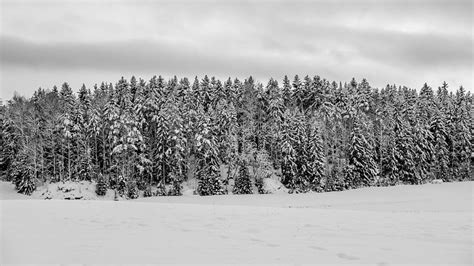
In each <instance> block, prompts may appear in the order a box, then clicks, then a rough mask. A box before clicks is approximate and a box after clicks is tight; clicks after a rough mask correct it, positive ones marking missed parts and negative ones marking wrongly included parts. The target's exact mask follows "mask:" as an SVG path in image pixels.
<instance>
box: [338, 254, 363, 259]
mask: <svg viewBox="0 0 474 266" xmlns="http://www.w3.org/2000/svg"><path fill="white" fill-rule="evenodd" d="M337 256H338V257H339V258H341V259H345V260H358V259H359V258H358V257H354V256H351V255H348V254H345V253H337Z"/></svg>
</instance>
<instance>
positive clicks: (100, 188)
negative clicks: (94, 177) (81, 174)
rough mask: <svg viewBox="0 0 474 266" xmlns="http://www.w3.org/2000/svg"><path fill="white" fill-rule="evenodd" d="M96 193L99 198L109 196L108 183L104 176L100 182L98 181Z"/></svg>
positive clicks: (100, 178)
mask: <svg viewBox="0 0 474 266" xmlns="http://www.w3.org/2000/svg"><path fill="white" fill-rule="evenodd" d="M95 193H96V194H97V195H98V196H105V194H107V183H106V182H105V178H104V177H102V176H100V177H99V180H98V181H97V184H96V187H95Z"/></svg>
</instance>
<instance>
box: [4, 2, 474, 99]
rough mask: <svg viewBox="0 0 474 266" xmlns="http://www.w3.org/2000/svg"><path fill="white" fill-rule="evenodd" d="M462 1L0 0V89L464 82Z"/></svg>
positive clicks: (466, 15)
mask: <svg viewBox="0 0 474 266" xmlns="http://www.w3.org/2000/svg"><path fill="white" fill-rule="evenodd" d="M472 11H473V6H472V1H471V0H446V1H438V0H415V1H409V0H400V1H396V0H392V1H391V0H387V1H369V0H361V1H349V0H348V1H243V0H239V1H228V0H227V1H226V0H224V1H145V0H138V1H137V0H135V1H67V0H66V1H65V0H56V1H46V0H45V1H21V0H20V1H6V0H1V16H0V17H1V19H0V20H1V24H0V26H1V31H0V55H1V57H0V58H1V70H0V75H1V76H0V79H1V90H0V98H2V99H8V98H10V97H12V96H13V93H14V92H15V91H17V92H18V93H20V94H21V95H25V96H30V95H31V93H32V92H33V91H34V90H36V89H37V88H38V87H42V88H51V87H52V86H53V85H55V84H56V85H58V86H59V85H60V84H61V83H62V82H64V81H67V82H69V83H70V84H71V85H72V86H73V87H74V88H75V89H76V90H77V89H78V88H79V86H80V85H81V84H82V83H85V84H86V85H87V86H92V85H93V84H94V83H100V82H101V81H109V82H115V81H117V80H118V79H119V78H120V77H121V76H124V77H126V78H130V77H131V76H132V75H135V76H137V77H142V78H144V79H146V80H148V79H150V78H151V77H152V76H153V75H159V74H161V75H163V76H165V77H171V76H172V75H177V76H178V77H183V76H188V77H194V76H195V75H198V76H202V75H204V74H208V75H211V76H216V77H219V78H227V77H229V76H231V77H238V78H245V77H248V76H249V75H252V76H254V77H255V78H256V79H257V80H259V81H261V82H264V83H266V82H267V80H268V78H270V77H274V78H277V79H278V80H281V79H282V78H283V76H284V75H285V74H288V75H289V76H293V75H295V74H299V75H301V76H305V75H311V76H313V75H316V74H317V75H320V76H322V77H324V78H327V79H329V80H336V81H349V80H350V79H351V78H352V77H355V78H356V79H357V80H360V79H362V78H363V77H365V78H367V79H368V80H369V82H370V83H371V85H372V86H377V87H382V86H385V85H386V84H387V83H390V84H394V83H395V84H397V85H406V86H409V87H412V88H416V89H419V88H421V86H422V84H423V83H424V82H425V81H426V82H428V84H429V85H431V86H432V87H437V86H439V85H440V84H441V83H442V81H443V80H446V81H447V82H448V84H450V86H451V88H452V89H453V90H454V89H456V88H457V87H459V85H464V87H466V88H467V89H468V90H471V91H472V85H473V84H472V59H473V48H472V42H473V34H472V29H473V28H472V13H473V12H472Z"/></svg>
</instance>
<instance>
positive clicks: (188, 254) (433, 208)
mask: <svg viewBox="0 0 474 266" xmlns="http://www.w3.org/2000/svg"><path fill="white" fill-rule="evenodd" d="M473 188H474V182H463V183H443V184H426V185H421V186H396V187H383V188H377V187H371V188H363V189H357V190H350V191H344V192H331V193H321V194H319V193H307V194H291V195H290V194H283V193H278V194H269V195H255V194H253V195H223V196H212V197H199V196H181V197H154V198H141V199H139V200H133V201H119V202H117V201H87V200H80V201H66V200H38V199H35V197H27V196H22V195H19V194H16V193H14V191H13V186H11V185H10V184H7V183H2V184H1V185H0V195H1V198H2V201H0V214H1V220H0V221H1V226H0V229H1V230H0V235H1V249H0V258H1V259H0V263H1V264H6V263H134V264H138V263H202V264H209V263H219V264H224V263H226V264H228V263H239V264H242V263H272V264H276V263H285V264H287V263H292V264H294V263H309V264H327V263H336V264H371V265H392V264H399V263H403V264H405V263H409V264H421V263H425V264H431V265H433V264H437V265H456V264H465V265H472V262H473V257H472V256H473V240H472V239H473V231H472V225H473V221H472V219H473V216H472V214H473V208H472V196H473Z"/></svg>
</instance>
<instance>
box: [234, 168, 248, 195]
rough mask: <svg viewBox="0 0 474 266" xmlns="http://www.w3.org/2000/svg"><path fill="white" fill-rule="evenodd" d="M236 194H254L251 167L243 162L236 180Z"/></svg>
mask: <svg viewBox="0 0 474 266" xmlns="http://www.w3.org/2000/svg"><path fill="white" fill-rule="evenodd" d="M233 193H234V194H252V182H251V181H250V175H249V169H248V167H247V165H246V164H245V163H242V164H241V166H240V169H239V176H238V177H237V179H236V180H235V185H234V190H233Z"/></svg>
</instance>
